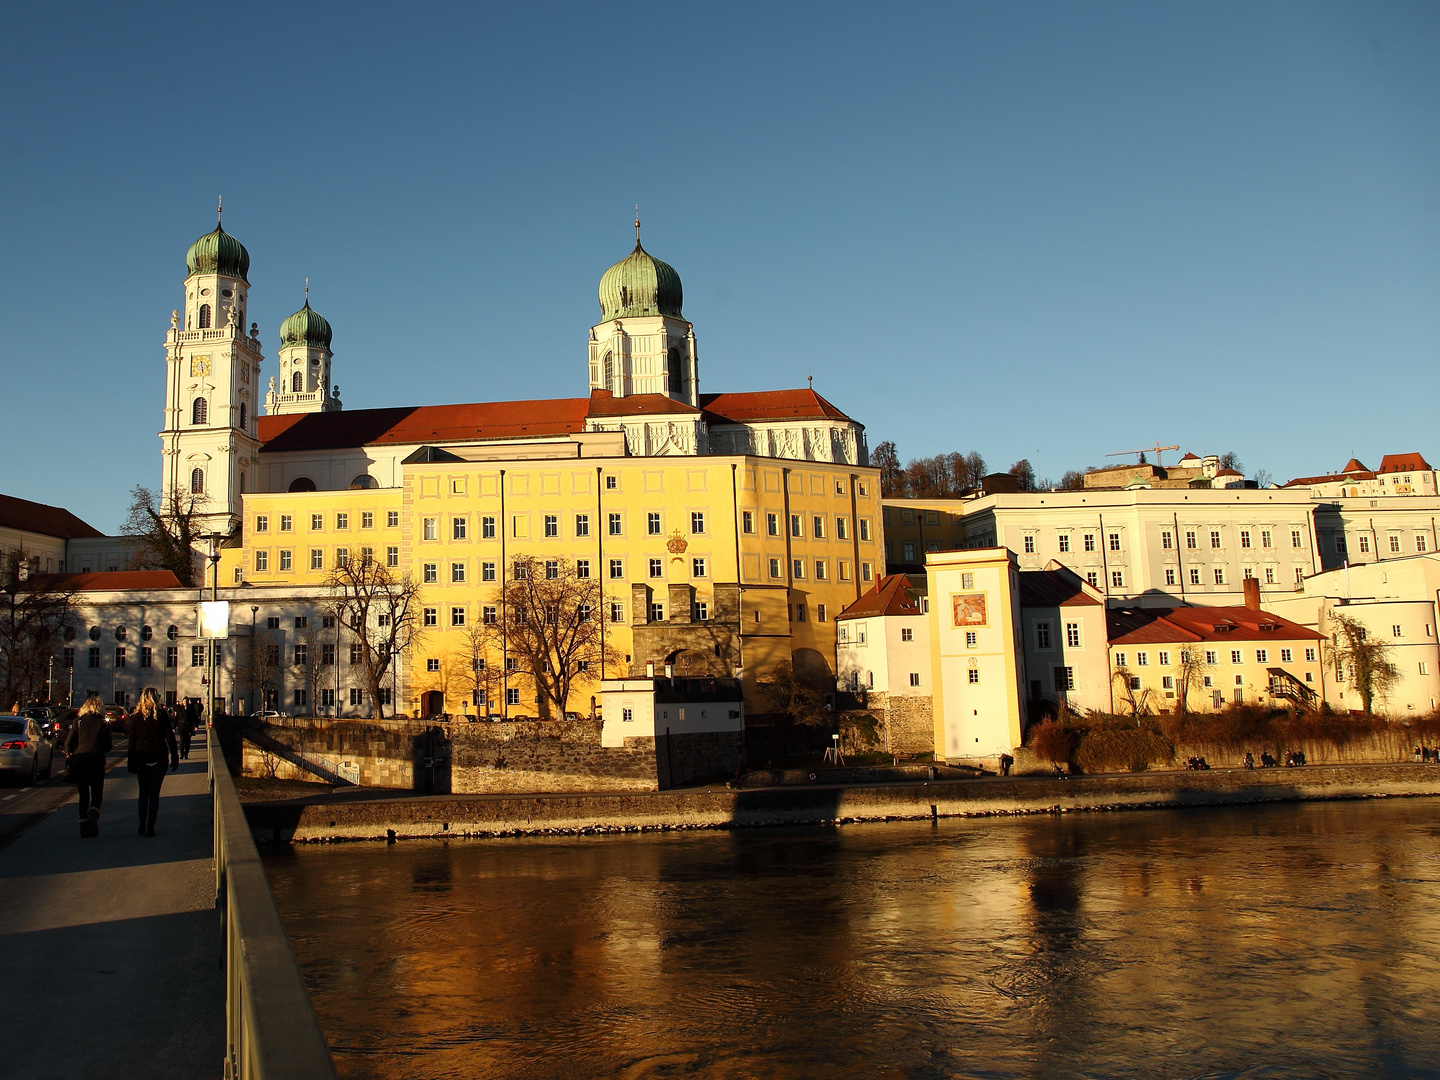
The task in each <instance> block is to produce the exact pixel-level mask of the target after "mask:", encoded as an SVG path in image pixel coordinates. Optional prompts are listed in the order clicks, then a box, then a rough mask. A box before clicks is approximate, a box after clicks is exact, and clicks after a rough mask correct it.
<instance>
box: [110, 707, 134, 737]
mask: <svg viewBox="0 0 1440 1080" xmlns="http://www.w3.org/2000/svg"><path fill="white" fill-rule="evenodd" d="M105 720H106V722H107V723H109V725H110V730H111V731H118V732H119V733H120V734H121V735H126V734H129V732H130V716H129V714H128V713H127V712H126V711H125V710H124V709H123V708H121V707H120V706H119V705H106V706H105Z"/></svg>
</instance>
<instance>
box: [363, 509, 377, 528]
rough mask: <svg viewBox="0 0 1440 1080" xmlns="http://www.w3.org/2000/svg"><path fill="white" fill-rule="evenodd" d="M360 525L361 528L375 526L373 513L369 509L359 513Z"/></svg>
mask: <svg viewBox="0 0 1440 1080" xmlns="http://www.w3.org/2000/svg"><path fill="white" fill-rule="evenodd" d="M360 527H361V528H362V529H373V528H374V527H375V514H374V513H373V512H372V511H370V510H364V511H361V513H360Z"/></svg>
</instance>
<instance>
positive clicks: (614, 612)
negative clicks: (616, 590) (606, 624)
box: [610, 600, 625, 623]
mask: <svg viewBox="0 0 1440 1080" xmlns="http://www.w3.org/2000/svg"><path fill="white" fill-rule="evenodd" d="M610 621H611V622H612V623H623V622H624V621H625V605H624V604H622V603H621V602H620V601H619V600H612V601H611V602H610Z"/></svg>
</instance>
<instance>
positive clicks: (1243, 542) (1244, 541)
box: [1211, 529, 1250, 548]
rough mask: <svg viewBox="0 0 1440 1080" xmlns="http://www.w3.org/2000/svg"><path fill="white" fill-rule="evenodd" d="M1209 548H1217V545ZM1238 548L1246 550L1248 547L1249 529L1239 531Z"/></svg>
mask: <svg viewBox="0 0 1440 1080" xmlns="http://www.w3.org/2000/svg"><path fill="white" fill-rule="evenodd" d="M1211 546H1212V547H1218V546H1219V545H1218V544H1212V545H1211ZM1240 546H1241V547H1242V548H1248V547H1249V546H1250V530H1249V529H1241V530H1240Z"/></svg>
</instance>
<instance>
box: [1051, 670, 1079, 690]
mask: <svg viewBox="0 0 1440 1080" xmlns="http://www.w3.org/2000/svg"><path fill="white" fill-rule="evenodd" d="M1052 677H1053V678H1054V680H1055V689H1056V690H1057V691H1059V692H1061V693H1064V692H1066V691H1069V690H1074V689H1075V669H1074V668H1073V667H1057V668H1054V669H1053V670H1052Z"/></svg>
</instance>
